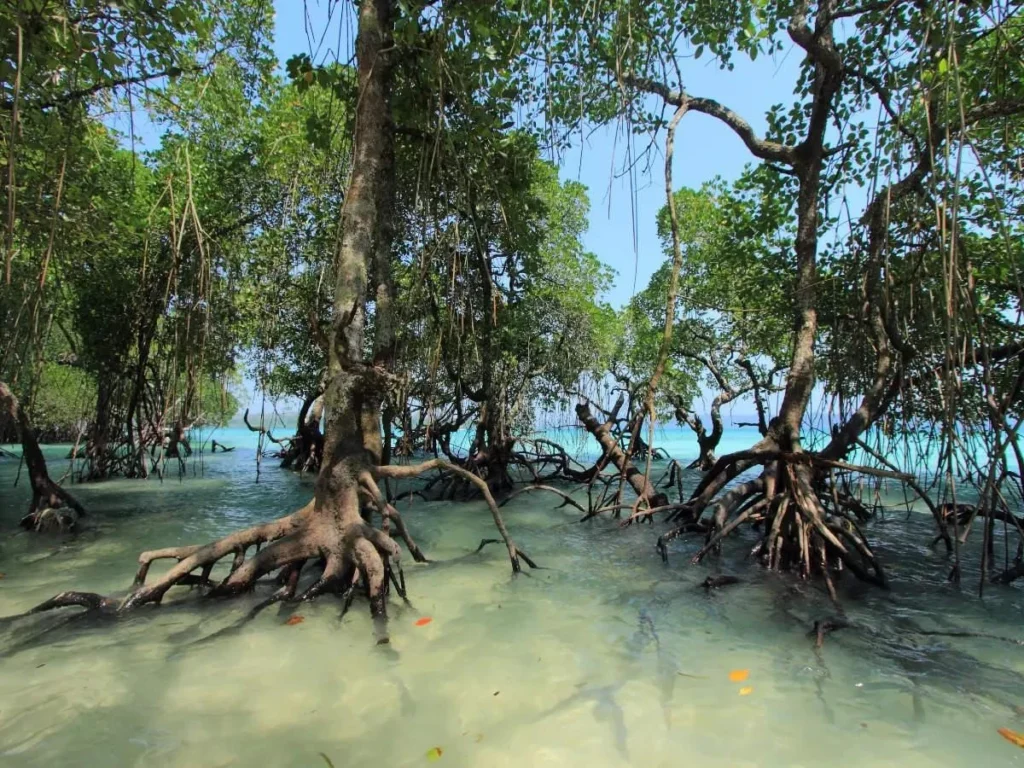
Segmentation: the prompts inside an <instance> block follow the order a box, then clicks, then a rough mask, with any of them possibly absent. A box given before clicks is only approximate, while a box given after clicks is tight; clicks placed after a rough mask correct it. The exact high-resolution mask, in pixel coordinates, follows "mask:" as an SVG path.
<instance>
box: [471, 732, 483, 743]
mask: <svg viewBox="0 0 1024 768" xmlns="http://www.w3.org/2000/svg"><path fill="white" fill-rule="evenodd" d="M483 740H484V735H483V734H482V733H478V734H477V735H476V738H475V739H473V741H475V742H476V743H477V744H479V743H480V742H481V741H483Z"/></svg>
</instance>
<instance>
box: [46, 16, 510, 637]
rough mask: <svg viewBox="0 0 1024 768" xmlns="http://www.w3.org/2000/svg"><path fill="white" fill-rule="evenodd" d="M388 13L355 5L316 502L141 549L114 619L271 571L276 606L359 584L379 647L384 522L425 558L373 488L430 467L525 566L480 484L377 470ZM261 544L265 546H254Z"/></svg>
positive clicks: (384, 319)
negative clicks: (163, 568)
mask: <svg viewBox="0 0 1024 768" xmlns="http://www.w3.org/2000/svg"><path fill="white" fill-rule="evenodd" d="M391 14H392V3H391V0H361V2H360V3H359V32H358V36H357V38H356V58H357V61H358V67H357V69H358V80H359V96H358V99H357V101H356V104H357V109H356V127H355V142H354V145H355V146H354V153H353V161H352V173H351V176H350V179H349V186H348V192H347V194H346V195H345V202H344V206H343V208H342V214H341V231H342V236H341V242H340V245H339V249H338V256H337V260H336V265H335V266H336V269H335V273H336V279H337V283H336V286H335V302H334V313H333V319H332V328H331V338H330V348H329V357H328V378H327V387H326V392H325V402H326V415H327V428H326V431H325V435H324V450H323V457H322V463H321V467H320V472H319V474H318V476H317V481H316V488H315V493H314V498H313V501H311V502H310V503H309V504H307V505H306V506H304V507H303V508H302V509H300V510H298V511H297V512H294V513H293V514H291V515H288V516H286V517H283V518H280V519H278V520H275V521H273V522H270V523H265V524H263V525H257V526H254V527H252V528H249V529H247V530H244V531H239V532H237V533H234V534H231V535H230V536H226V537H225V538H223V539H220V540H219V541H215V542H213V543H211V544H206V545H199V546H184V547H171V548H167V549H158V550H153V551H150V552H143V553H142V554H141V555H140V556H139V571H138V574H137V576H136V582H135V588H134V589H133V591H132V592H130V593H129V595H128V596H127V597H126V598H125V599H124V600H123V601H121V603H119V604H118V605H117V606H116V609H115V610H116V611H118V612H122V611H126V610H129V609H132V608H134V607H136V606H140V605H144V604H146V603H158V602H160V600H161V599H162V598H163V596H164V594H165V593H166V592H167V591H168V590H169V589H170V588H171V587H174V586H175V585H178V584H198V585H201V586H204V587H207V588H209V591H208V594H210V595H231V594H237V593H240V592H243V591H246V590H249V589H251V588H252V587H253V585H254V583H255V581H256V580H257V579H258V578H260V577H261V576H264V575H266V574H268V573H271V572H274V571H277V572H278V577H279V579H280V581H281V583H282V585H283V586H282V587H281V588H280V589H279V590H278V591H277V592H276V593H275V594H274V595H273V596H272V597H271V598H269V599H268V600H267V601H264V603H263V605H267V604H269V603H271V602H274V601H276V600H284V599H300V600H304V599H311V598H313V597H315V596H317V595H319V594H321V593H323V592H326V591H341V592H345V593H346V594H348V595H349V596H350V597H351V595H352V594H353V590H354V589H355V588H356V586H357V585H359V584H361V585H362V587H363V588H364V590H365V593H366V595H367V597H368V598H369V602H370V612H371V615H372V616H373V617H374V620H375V622H374V623H375V625H376V626H377V635H378V641H379V642H386V641H387V636H386V631H385V626H384V623H383V622H384V620H385V618H386V616H385V587H386V584H387V580H388V579H390V581H391V583H393V584H394V585H395V588H396V590H397V591H398V592H399V594H401V595H402V596H403V597H404V595H405V584H404V577H402V575H401V569H400V567H398V561H399V556H400V551H399V548H398V545H397V544H396V543H395V541H394V540H393V539H392V538H391V536H390V535H389V534H388V532H387V528H388V526H389V525H392V524H393V525H394V526H395V529H396V531H397V533H398V534H399V536H400V537H401V538H402V539H403V540H404V541H405V543H406V546H407V547H408V549H409V551H410V553H411V554H412V555H413V557H414V558H415V559H417V560H422V559H425V558H423V554H422V553H421V552H420V550H419V548H418V547H417V546H416V544H415V542H414V541H413V540H412V538H411V537H410V536H409V532H408V530H407V529H406V527H405V525H404V523H403V521H402V518H401V515H400V514H399V513H398V511H397V510H396V509H395V508H394V507H393V506H391V505H390V504H388V502H387V500H386V499H385V497H384V495H383V494H382V493H381V490H380V488H379V487H378V485H377V482H376V481H377V480H379V479H381V478H394V479H399V478H407V477H415V476H417V475H419V474H421V473H422V472H426V471H430V470H434V469H438V470H441V471H447V472H451V473H453V474H456V475H459V476H461V477H466V478H467V479H469V481H470V482H473V483H474V484H477V487H478V488H480V490H481V493H482V494H483V496H484V498H485V500H486V501H487V504H488V507H489V509H490V511H491V515H492V517H493V519H494V522H495V525H496V526H497V528H498V530H499V532H500V533H501V536H502V539H503V540H504V542H505V545H506V548H507V549H508V553H509V558H510V561H511V563H512V569H513V572H517V571H518V570H519V558H520V557H522V558H523V559H526V560H527V562H530V561H529V559H528V558H527V557H526V556H525V555H524V554H523V553H521V552H520V551H519V550H518V548H517V547H516V545H515V543H514V542H513V541H512V539H511V537H510V536H509V534H508V530H507V529H506V528H505V525H504V522H503V521H502V519H501V513H500V511H499V509H498V506H497V504H496V503H495V501H494V497H493V496H492V495H491V493H490V490H489V489H488V488H487V484H486V483H485V482H484V481H483V480H481V479H480V478H478V477H476V476H475V475H473V474H472V473H470V472H468V471H466V470H465V469H463V468H461V467H458V466H454V465H451V464H448V463H447V462H444V461H441V460H439V459H434V460H431V461H428V462H424V463H423V464H421V465H417V466H402V467H396V466H387V467H385V466H380V461H381V451H382V446H381V425H380V410H381V402H382V399H383V392H384V391H385V389H386V388H387V386H388V384H389V381H390V378H389V374H388V371H387V367H386V363H387V359H388V350H389V348H390V346H391V338H390V334H391V330H390V329H391V322H392V319H391V318H390V317H389V316H386V315H387V313H388V307H389V303H390V302H389V300H388V298H387V297H388V295H389V287H388V286H389V280H390V278H389V277H388V276H387V275H386V274H384V273H385V272H386V271H387V270H388V268H389V262H390V256H391V224H390V222H389V221H383V220H382V213H383V212H389V211H390V210H391V209H392V208H393V200H392V199H391V198H392V197H393V195H394V180H393V177H394V164H393V149H392V137H391V132H392V121H391V114H390V89H391V79H392V65H391V57H392V56H393V48H394V46H393V41H392V28H393V21H394V20H393V18H392V15H391ZM384 218H388V217H387V216H384ZM374 263H375V266H376V269H375V270H374V274H375V278H376V281H377V284H376V290H375V303H376V307H375V310H376V314H375V317H374V321H375V322H374V326H375V328H376V331H377V334H378V335H377V337H376V338H375V340H374V358H373V361H372V362H370V363H367V362H365V361H364V359H363V353H364V349H365V347H364V324H365V318H366V315H365V312H366V302H367V299H368V297H369V292H368V286H369V273H370V268H371V266H372V265H374ZM382 297H384V298H385V300H384V301H383V302H381V298H382ZM364 503H365V504H366V509H365V510H364V508H363V504H364ZM371 511H376V512H377V513H379V514H380V516H381V518H382V519H383V520H384V523H385V524H384V525H382V527H381V528H380V529H378V528H375V527H373V526H372V525H371V524H370V518H371V516H370V512H371ZM265 542H267V546H265V547H263V548H262V549H260V548H259V547H260V545H261V544H263V543H265ZM254 546H255V547H257V552H256V554H255V555H253V556H252V557H249V558H246V553H247V551H248V550H250V549H251V548H252V547H254ZM229 555H233V557H234V561H233V563H232V566H231V572H230V574H229V575H228V577H227V578H225V579H224V580H223V581H221V582H219V583H217V584H214V583H213V582H211V581H210V574H211V572H212V570H213V568H214V566H215V565H216V563H217V562H218V561H220V560H221V559H222V558H225V557H227V556H229ZM164 559H173V560H177V561H178V563H177V565H175V566H173V567H172V568H170V569H169V570H168V571H167V572H166V573H164V574H163V575H161V576H160V577H159V578H158V579H156V580H155V581H154V582H152V583H150V584H146V583H145V581H146V576H147V574H148V571H149V567H150V565H151V564H152V563H153V561H155V560H164ZM307 562H318V563H320V564H322V567H323V570H322V573H321V574H320V576H319V577H318V578H317V579H316V581H314V582H313V583H312V584H311V585H310V586H309V587H307V588H306V589H305V591H303V592H302V593H301V594H299V595H298V596H296V589H297V585H298V582H299V576H300V574H301V571H302V569H303V567H304V565H305V564H306V563H307ZM196 571H198V572H199V573H195V572H196ZM395 571H397V576H396V573H395ZM347 604H348V603H346V605H347ZM67 605H78V606H81V605H85V606H87V607H91V606H97V607H98V608H99V609H102V608H103V606H105V605H111V603H110V601H109V600H105V599H104V598H102V597H100V596H99V595H92V594H87V593H86V594H83V593H79V592H69V593H61V594H59V595H57V596H56V597H54V598H52V599H51V600H48V601H46V602H45V603H43V604H42V605H40V606H39V607H38V608H37V609H36V610H49V609H52V608H58V607H62V606H67Z"/></svg>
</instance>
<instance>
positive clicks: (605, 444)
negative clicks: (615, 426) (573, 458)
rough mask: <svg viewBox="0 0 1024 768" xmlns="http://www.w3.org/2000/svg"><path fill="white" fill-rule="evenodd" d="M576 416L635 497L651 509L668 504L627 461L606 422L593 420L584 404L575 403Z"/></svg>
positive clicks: (660, 493) (643, 475)
mask: <svg viewBox="0 0 1024 768" xmlns="http://www.w3.org/2000/svg"><path fill="white" fill-rule="evenodd" d="M576 416H577V418H579V420H580V421H581V422H582V423H583V427H584V428H585V429H586V430H587V432H589V433H590V434H591V435H592V436H593V437H594V439H595V440H597V442H598V443H599V444H600V446H601V451H602V456H603V458H604V459H605V460H606V461H607V462H610V463H612V464H613V465H614V466H615V467H616V468H617V469H618V470H619V471H620V472H622V473H623V474H624V475H625V477H626V481H627V482H628V483H629V485H630V487H631V488H632V489H633V490H634V491H635V492H636V495H637V496H639V497H640V498H642V499H643V500H644V501H646V502H647V503H648V504H649V505H650V506H652V507H660V506H664V505H665V504H667V503H668V497H667V496H666V495H665V494H664V493H662V492H660V491H659V490H658V489H657V488H655V486H654V484H653V483H652V482H650V481H649V480H648V478H647V476H646V475H645V474H644V473H643V472H641V471H640V470H639V469H637V468H636V467H635V466H634V465H633V462H631V461H630V460H629V457H628V456H627V455H626V452H625V451H624V450H622V446H621V445H619V442H618V441H617V440H616V439H615V436H614V435H613V434H612V431H611V427H610V425H609V424H608V422H604V423H602V422H600V421H598V420H597V419H596V418H594V414H593V413H591V411H590V408H589V406H588V405H587V404H586V403H577V405H576Z"/></svg>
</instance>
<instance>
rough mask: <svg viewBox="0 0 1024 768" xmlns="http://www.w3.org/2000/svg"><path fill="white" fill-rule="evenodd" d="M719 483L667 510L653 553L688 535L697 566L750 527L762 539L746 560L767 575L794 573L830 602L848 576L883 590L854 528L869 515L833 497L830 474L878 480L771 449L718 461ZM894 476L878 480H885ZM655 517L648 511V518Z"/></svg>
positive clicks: (878, 570) (877, 567)
mask: <svg viewBox="0 0 1024 768" xmlns="http://www.w3.org/2000/svg"><path fill="white" fill-rule="evenodd" d="M723 459H724V461H725V462H726V463H725V464H723V463H722V462H721V461H720V462H719V465H718V467H717V468H718V471H719V473H720V476H719V477H717V478H714V477H711V476H708V477H705V479H704V481H702V483H701V485H700V486H698V489H697V491H696V492H695V493H694V496H693V497H691V499H690V500H689V501H688V502H686V503H685V504H678V505H669V506H668V507H667V508H666V510H667V511H671V513H672V515H671V517H670V520H672V521H673V522H674V527H673V528H672V529H670V530H669V531H668V532H666V533H664V534H663V535H662V536H660V537H659V539H658V543H657V548H658V551H659V552H660V553H661V555H662V557H663V558H664V559H666V560H667V558H668V544H669V543H670V542H671V541H672V540H674V539H676V538H678V537H679V536H682V535H684V534H690V533H703V534H704V536H705V541H704V544H703V546H702V547H701V548H700V549H699V550H698V551H697V553H696V554H694V555H693V557H692V562H693V563H699V562H701V561H702V560H703V559H704V558H705V557H707V555H708V554H710V553H714V552H718V551H719V549H720V547H721V544H722V542H723V540H725V539H726V538H727V537H728V536H729V535H730V534H732V533H733V532H734V531H736V529H737V528H739V527H740V526H741V525H743V524H745V523H747V524H751V525H752V526H753V527H754V528H755V529H756V530H760V531H761V536H760V538H759V540H758V541H757V543H756V544H755V546H754V547H753V549H752V551H751V555H752V556H754V557H757V558H758V560H759V561H760V562H761V563H762V564H763V565H765V566H766V567H768V568H769V569H772V570H790V571H796V572H798V573H799V574H800V575H801V576H802V577H803V578H811V577H812V576H818V577H821V578H822V580H823V581H824V583H825V587H826V589H827V590H828V593H829V595H830V596H831V597H832V598H833V599H835V598H836V591H835V578H836V576H837V575H838V574H840V573H841V572H842V571H845V570H848V571H850V572H851V573H852V574H853V575H854V576H856V577H857V578H858V579H860V580H862V581H866V582H870V583H872V584H876V585H878V586H880V587H883V588H884V587H886V585H887V581H886V576H885V572H884V570H883V568H882V566H881V563H880V562H879V561H878V558H877V557H876V556H875V554H874V552H873V551H872V550H871V547H870V545H869V544H868V543H867V539H866V537H865V536H864V534H863V532H862V531H861V529H860V527H859V523H861V522H863V521H864V520H865V519H866V518H867V517H868V516H869V515H870V513H869V511H868V510H867V509H866V507H865V506H864V505H863V504H862V503H860V502H859V500H857V499H855V498H853V497H852V496H850V495H849V494H845V493H840V491H839V489H838V488H837V487H836V484H835V478H834V476H833V475H832V474H829V473H827V472H823V471H821V470H822V469H823V468H824V469H828V470H835V469H836V468H838V469H843V470H857V471H867V472H872V473H876V474H877V473H878V471H877V470H870V469H869V468H865V467H854V466H852V465H846V464H844V463H842V462H834V461H827V460H824V459H819V458H818V457H816V456H814V455H813V454H803V453H798V454H791V453H783V452H780V451H778V450H775V449H774V447H770V448H768V449H761V450H755V451H748V452H744V453H742V454H733V455H732V456H730V457H723ZM758 464H760V465H762V467H763V469H762V471H761V474H760V475H759V476H758V477H756V478H754V479H751V480H748V481H746V482H741V483H739V484H737V485H735V486H734V487H732V488H731V489H729V490H727V491H724V492H721V493H720V491H722V488H723V487H724V486H725V484H726V482H727V481H728V479H731V478H732V477H735V475H736V474H738V472H736V471H734V470H733V471H728V468H729V467H730V466H731V467H733V468H735V467H737V466H742V468H743V469H744V470H745V469H749V468H751V467H753V466H756V465H758ZM895 474H896V473H885V476H890V475H895ZM655 511H658V510H648V511H647V512H641V513H639V514H648V513H651V512H655Z"/></svg>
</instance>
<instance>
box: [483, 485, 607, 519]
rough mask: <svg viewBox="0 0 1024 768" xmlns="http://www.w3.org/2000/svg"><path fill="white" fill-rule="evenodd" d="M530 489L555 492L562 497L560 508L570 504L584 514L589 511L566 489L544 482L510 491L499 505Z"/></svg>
mask: <svg viewBox="0 0 1024 768" xmlns="http://www.w3.org/2000/svg"><path fill="white" fill-rule="evenodd" d="M530 491H547V492H548V493H553V494H555V495H556V496H560V497H561V498H562V503H561V504H560V505H559V508H561V507H564V506H566V505H568V506H572V507H575V508H576V509H578V510H579V511H580V512H583V513H584V514H586V513H587V510H586V509H584V508H583V505H582V504H580V503H579V502H578V501H576V500H575V499H574V498H573V497H572V496H570V495H569V494H568V493H566V492H565V491H560V490H558V489H557V488H552V487H551V486H550V485H542V484H535V485H527V486H524V487H522V488H519V489H517V490H515V491H513V492H512V493H510V494H509V495H508V496H506V497H505V498H504V499H502V500H501V504H499V505H498V506H499V507H504V506H505V505H506V504H508V503H509V502H510V501H512V499H514V498H515V497H516V496H518V495H519V494H521V493H529V492H530Z"/></svg>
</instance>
